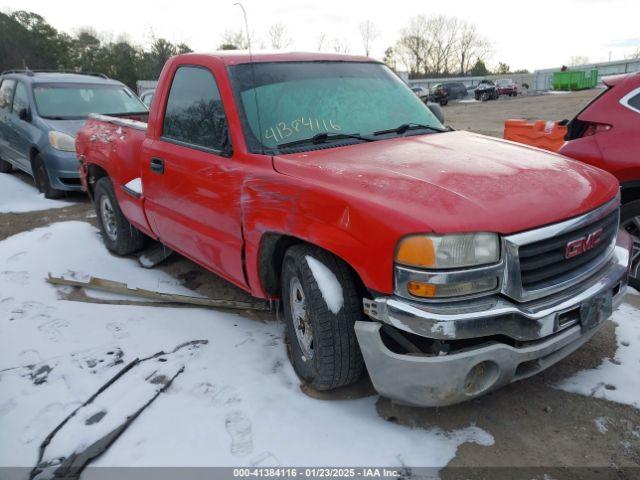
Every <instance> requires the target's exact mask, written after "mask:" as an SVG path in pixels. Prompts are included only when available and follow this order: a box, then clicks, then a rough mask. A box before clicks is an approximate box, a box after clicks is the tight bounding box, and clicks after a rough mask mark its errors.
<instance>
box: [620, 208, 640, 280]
mask: <svg viewBox="0 0 640 480" xmlns="http://www.w3.org/2000/svg"><path fill="white" fill-rule="evenodd" d="M620 225H621V227H622V228H623V229H625V230H626V231H627V232H629V233H630V234H631V235H632V236H633V237H634V249H633V259H632V266H631V275H630V276H629V285H631V286H632V287H633V288H635V289H636V290H639V291H640V200H634V201H633V202H629V203H626V204H624V205H623V206H622V208H621V210H620Z"/></svg>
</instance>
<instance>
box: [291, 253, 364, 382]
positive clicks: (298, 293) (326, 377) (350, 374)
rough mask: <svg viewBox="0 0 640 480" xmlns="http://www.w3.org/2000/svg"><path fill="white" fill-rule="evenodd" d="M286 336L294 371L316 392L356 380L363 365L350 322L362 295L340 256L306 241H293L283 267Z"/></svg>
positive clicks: (357, 312) (358, 311) (358, 316)
mask: <svg viewBox="0 0 640 480" xmlns="http://www.w3.org/2000/svg"><path fill="white" fill-rule="evenodd" d="M282 301H283V306H284V314H285V321H286V338H287V347H288V349H289V354H290V359H291V364H292V365H293V368H294V370H295V372H296V374H297V375H298V376H299V377H300V378H301V379H302V380H304V381H305V382H307V383H309V384H310V385H311V386H312V387H313V388H315V389H316V390H332V389H335V388H338V387H343V386H346V385H350V384H352V383H354V382H356V381H357V380H358V379H359V378H360V377H361V376H362V372H363V369H364V363H363V359H362V354H361V352H360V348H359V347H358V341H357V339H356V333H355V330H354V323H355V321H356V320H359V319H361V318H362V316H363V313H362V305H361V298H360V295H359V294H358V292H357V288H356V284H355V282H354V280H353V276H352V273H351V272H350V270H349V268H348V267H347V266H346V264H345V263H344V262H342V260H340V259H338V258H336V257H334V256H333V255H331V254H330V253H328V252H326V251H324V250H320V249H318V248H315V247H312V246H310V245H294V246H293V247H291V248H290V249H289V250H287V253H286V254H285V257H284V261H283V265H282Z"/></svg>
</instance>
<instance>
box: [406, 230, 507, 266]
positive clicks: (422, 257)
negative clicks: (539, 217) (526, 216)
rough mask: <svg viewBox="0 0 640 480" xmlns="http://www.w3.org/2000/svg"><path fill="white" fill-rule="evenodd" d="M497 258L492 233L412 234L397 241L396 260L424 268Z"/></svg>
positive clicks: (497, 243) (481, 262) (497, 245)
mask: <svg viewBox="0 0 640 480" xmlns="http://www.w3.org/2000/svg"><path fill="white" fill-rule="evenodd" d="M498 260H500V240H499V238H498V235H496V234H495V233H457V234H452V235H412V236H410V237H406V238H404V239H403V240H401V241H400V243H399V244H398V249H397V252H396V262H397V263H400V264H403V265H410V266H412V267H421V268H428V269H442V268H463V267H474V266H478V265H486V264H489V263H495V262H497V261H498Z"/></svg>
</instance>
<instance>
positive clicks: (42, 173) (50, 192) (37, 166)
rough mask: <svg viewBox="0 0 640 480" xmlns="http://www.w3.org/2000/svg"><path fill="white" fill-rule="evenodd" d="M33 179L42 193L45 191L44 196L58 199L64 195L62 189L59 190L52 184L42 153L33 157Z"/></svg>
mask: <svg viewBox="0 0 640 480" xmlns="http://www.w3.org/2000/svg"><path fill="white" fill-rule="evenodd" d="M33 179H34V181H35V182H36V187H38V190H39V191H40V193H44V198H51V199H56V198H62V197H64V192H63V191H62V190H58V189H57V188H53V187H52V186H51V180H50V179H49V172H47V167H46V166H45V164H44V161H43V160H42V157H41V156H40V154H38V155H36V157H35V158H34V159H33Z"/></svg>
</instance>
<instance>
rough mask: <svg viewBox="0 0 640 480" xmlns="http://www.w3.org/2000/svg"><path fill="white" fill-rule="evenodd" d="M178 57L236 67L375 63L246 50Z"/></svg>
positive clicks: (357, 57) (314, 54)
mask: <svg viewBox="0 0 640 480" xmlns="http://www.w3.org/2000/svg"><path fill="white" fill-rule="evenodd" d="M179 57H191V58H194V60H195V59H196V58H197V57H214V58H217V59H219V60H221V61H222V62H223V63H224V64H225V65H238V64H241V63H253V62H255V63H266V62H375V63H380V61H378V60H374V59H373V58H369V57H365V56H361V55H344V54H339V53H320V52H265V51H256V52H253V53H252V54H250V53H249V51H248V50H220V51H216V52H211V53H185V54H183V55H179Z"/></svg>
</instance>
